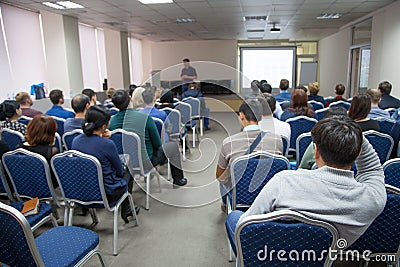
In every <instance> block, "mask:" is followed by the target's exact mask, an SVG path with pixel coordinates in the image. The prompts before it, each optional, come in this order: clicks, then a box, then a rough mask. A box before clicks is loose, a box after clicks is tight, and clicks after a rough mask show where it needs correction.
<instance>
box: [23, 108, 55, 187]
mask: <svg viewBox="0 0 400 267" xmlns="http://www.w3.org/2000/svg"><path fill="white" fill-rule="evenodd" d="M56 132H57V123H56V121H55V120H54V119H53V118H52V117H50V116H48V115H45V114H41V115H36V116H35V117H34V118H33V119H32V120H31V121H30V122H29V123H28V128H27V131H26V135H25V140H26V141H25V142H24V143H21V144H20V145H18V146H17V148H23V149H26V150H28V151H31V152H34V153H38V154H40V155H42V156H43V157H44V158H45V159H46V161H47V162H48V163H49V165H50V160H51V158H52V157H53V156H54V155H55V154H57V153H59V151H58V149H57V148H56V147H55V140H56ZM51 177H52V181H53V185H55V186H56V185H57V184H58V183H57V180H56V178H55V176H54V174H53V172H51Z"/></svg>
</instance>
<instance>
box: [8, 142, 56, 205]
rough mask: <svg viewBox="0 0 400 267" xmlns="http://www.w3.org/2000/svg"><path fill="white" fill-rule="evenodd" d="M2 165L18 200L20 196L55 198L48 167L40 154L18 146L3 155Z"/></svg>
mask: <svg viewBox="0 0 400 267" xmlns="http://www.w3.org/2000/svg"><path fill="white" fill-rule="evenodd" d="M3 165H4V168H5V170H6V171H7V173H8V176H9V177H10V180H11V184H12V186H13V188H14V191H15V194H16V196H17V198H18V200H20V198H21V197H23V198H34V197H38V198H40V199H51V198H53V199H54V200H55V201H56V200H57V198H56V194H55V190H54V186H53V182H52V180H51V175H50V167H49V164H48V163H47V161H46V159H45V158H44V157H43V156H42V155H39V154H37V153H33V152H30V151H28V150H25V149H23V148H18V149H16V150H14V151H9V152H7V153H5V154H4V155H3Z"/></svg>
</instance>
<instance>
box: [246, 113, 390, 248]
mask: <svg viewBox="0 0 400 267" xmlns="http://www.w3.org/2000/svg"><path fill="white" fill-rule="evenodd" d="M311 136H312V140H313V143H314V144H315V160H316V164H317V167H318V169H316V170H296V171H294V170H287V171H282V172H279V173H277V174H276V175H275V176H274V177H273V178H272V179H271V180H270V181H269V182H268V183H267V184H266V185H265V187H264V188H263V189H262V191H261V192H260V194H259V195H258V196H257V198H256V199H255V201H254V202H253V204H252V205H251V207H250V208H249V209H248V210H247V211H246V212H245V213H244V214H243V215H242V216H241V217H240V219H239V223H240V222H242V221H243V219H244V218H246V217H248V216H251V215H257V214H265V213H269V212H272V211H276V210H282V209H285V210H287V209H290V210H293V211H298V212H300V213H302V214H304V215H306V216H307V217H310V218H312V219H316V220H321V221H325V222H328V223H332V224H333V225H334V226H335V227H336V229H337V230H338V232H339V238H342V239H345V240H346V241H347V242H346V243H347V245H348V246H349V245H351V244H352V243H354V241H356V240H357V239H358V238H359V237H360V236H361V235H362V234H363V233H364V232H365V230H366V229H367V228H368V227H369V226H370V224H371V223H372V222H373V221H374V220H375V218H376V217H377V216H378V215H379V214H380V213H381V212H382V211H383V209H384V207H385V203H386V190H385V182H384V174H383V170H382V165H381V164H380V162H379V158H378V156H377V154H376V153H375V150H374V149H373V148H372V146H371V145H370V144H369V142H368V141H367V140H366V139H365V138H363V135H362V131H361V129H360V127H359V126H358V125H357V124H356V123H355V122H354V121H352V120H349V119H345V118H328V119H323V120H321V121H319V122H318V123H317V124H316V125H315V127H314V128H313V129H312V131H311ZM354 161H355V162H356V165H357V170H358V173H357V176H356V177H354V173H353V172H352V171H351V170H350V169H351V167H352V166H353V164H354Z"/></svg>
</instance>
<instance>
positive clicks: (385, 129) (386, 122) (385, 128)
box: [375, 117, 396, 134]
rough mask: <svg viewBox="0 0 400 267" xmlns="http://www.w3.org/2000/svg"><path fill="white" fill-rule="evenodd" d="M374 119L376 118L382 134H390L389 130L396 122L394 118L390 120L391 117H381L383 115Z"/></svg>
mask: <svg viewBox="0 0 400 267" xmlns="http://www.w3.org/2000/svg"><path fill="white" fill-rule="evenodd" d="M375 120H377V121H378V122H379V126H380V128H381V130H380V131H379V132H381V133H384V134H390V132H391V131H392V128H393V125H394V124H395V123H396V121H395V120H391V119H388V118H383V117H379V118H376V119H375Z"/></svg>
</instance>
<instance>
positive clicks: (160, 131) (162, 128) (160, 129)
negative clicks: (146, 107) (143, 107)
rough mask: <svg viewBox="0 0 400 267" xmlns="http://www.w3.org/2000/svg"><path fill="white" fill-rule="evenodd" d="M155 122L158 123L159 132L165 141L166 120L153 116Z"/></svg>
mask: <svg viewBox="0 0 400 267" xmlns="http://www.w3.org/2000/svg"><path fill="white" fill-rule="evenodd" d="M152 118H153V121H154V123H155V124H156V127H157V131H158V134H159V135H160V138H161V141H162V143H165V129H164V122H163V121H162V120H161V119H160V118H156V117H152Z"/></svg>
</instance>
